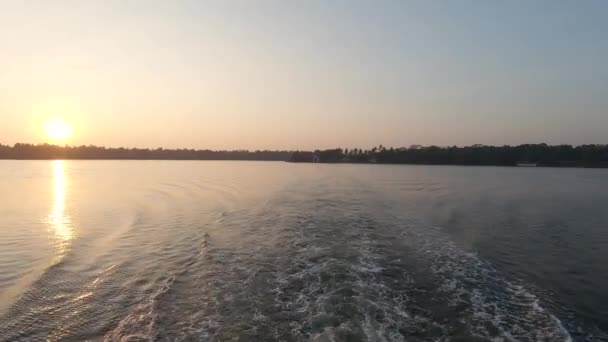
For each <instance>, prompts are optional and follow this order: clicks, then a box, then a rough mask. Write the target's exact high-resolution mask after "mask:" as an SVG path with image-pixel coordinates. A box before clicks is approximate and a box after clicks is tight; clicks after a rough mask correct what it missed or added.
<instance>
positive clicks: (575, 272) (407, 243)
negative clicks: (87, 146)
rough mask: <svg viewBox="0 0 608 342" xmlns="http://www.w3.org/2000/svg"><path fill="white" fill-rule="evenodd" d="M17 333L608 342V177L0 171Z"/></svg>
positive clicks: (389, 170)
mask: <svg viewBox="0 0 608 342" xmlns="http://www.w3.org/2000/svg"><path fill="white" fill-rule="evenodd" d="M0 194H1V197H0V310H1V311H0V340H2V341H35V340H52V341H54V340H72V341H80V340H107V341H119V340H123V341H140V340H158V341H165V340H171V341H174V340H176V341H192V340H197V341H198V340H201V341H486V340H488V341H570V340H575V341H607V340H608V337H607V335H606V334H605V333H604V332H605V331H608V207H607V205H608V170H584V169H548V168H547V169H545V168H532V169H524V168H495V167H487V168H486V167H444V166H385V165H312V164H309V165H302V164H288V163H273V162H196V161H189V162H176V161H149V162H148V161H91V162H87V161H66V162H61V161H58V162H47V161H2V162H0Z"/></svg>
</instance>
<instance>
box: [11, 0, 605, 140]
mask: <svg viewBox="0 0 608 342" xmlns="http://www.w3.org/2000/svg"><path fill="white" fill-rule="evenodd" d="M607 4H608V3H607V2H604V1H585V2H574V1H573V2H559V1H534V2H531V1H507V2H502V3H498V2H488V1H481V0H480V1H463V2H458V4H457V3H456V2H439V1H432V2H431V1H398V2H393V1H387V2H382V1H379V2H370V1H362V2H359V1H330V2H327V1H147V0H146V1H144V0H141V1H135V0H130V1H117V0H104V1H77V0H74V1H67V0H56V1H21V0H19V1H17V0H15V1H13V0H6V1H3V2H2V11H0V23H1V27H2V29H1V30H0V48H1V51H2V52H1V53H0V119H1V124H0V143H5V144H6V143H9V144H12V143H15V142H34V143H37V142H45V141H49V138H48V137H47V136H46V135H45V134H44V133H43V131H42V128H41V127H42V126H43V123H44V121H45V120H47V119H48V118H49V117H63V118H65V120H67V121H69V122H70V123H71V124H72V125H73V126H74V133H75V135H74V136H73V137H72V138H71V139H70V140H68V141H67V142H68V143H69V144H96V145H108V146H137V147H158V146H163V147H192V148H214V149H217V148H227V149H233V148H248V149H258V148H269V149H281V148H284V149H310V148H327V147H336V146H343V147H353V146H359V147H369V146H373V145H378V144H383V145H387V146H407V145H410V144H438V145H447V144H458V145H462V144H473V143H484V144H517V143H525V142H547V143H573V144H580V143H606V142H607V141H606V134H605V133H606V127H608V111H607V108H608V96H607V95H608V94H607V89H608V64H607V63H606V56H608V40H607V39H606V35H607V34H608V22H607V21H606V20H605V14H606V13H608V5H607Z"/></svg>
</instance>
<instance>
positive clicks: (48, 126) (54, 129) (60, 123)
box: [44, 119, 74, 141]
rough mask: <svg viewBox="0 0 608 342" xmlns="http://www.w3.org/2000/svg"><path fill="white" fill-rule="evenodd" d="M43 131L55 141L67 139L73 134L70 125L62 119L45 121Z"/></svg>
mask: <svg viewBox="0 0 608 342" xmlns="http://www.w3.org/2000/svg"><path fill="white" fill-rule="evenodd" d="M44 131H45V132H46V135H47V136H48V137H49V138H51V139H53V140H57V141H62V140H66V139H69V138H70V137H71V136H72V134H74V130H73V129H72V126H71V125H70V124H69V123H68V122H67V121H65V120H63V119H52V120H49V121H47V122H46V123H45V124H44Z"/></svg>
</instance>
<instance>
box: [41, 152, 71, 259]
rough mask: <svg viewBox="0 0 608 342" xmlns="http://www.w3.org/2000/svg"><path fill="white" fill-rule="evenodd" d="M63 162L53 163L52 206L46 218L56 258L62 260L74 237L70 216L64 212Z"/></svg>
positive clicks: (64, 179) (65, 183) (65, 190)
mask: <svg viewBox="0 0 608 342" xmlns="http://www.w3.org/2000/svg"><path fill="white" fill-rule="evenodd" d="M64 164H65V163H64V161H63V160H54V161H53V164H52V165H53V206H52V208H51V212H50V213H49V216H48V220H47V222H48V224H49V231H50V232H51V233H52V234H53V235H54V238H55V240H56V246H57V249H58V250H57V257H58V258H62V257H63V256H64V255H65V254H66V253H67V251H68V248H69V247H70V242H71V240H72V238H73V235H74V230H73V228H72V223H71V219H70V216H69V215H68V214H67V212H66V193H67V181H66V175H65V165H64Z"/></svg>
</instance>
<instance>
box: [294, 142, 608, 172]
mask: <svg viewBox="0 0 608 342" xmlns="http://www.w3.org/2000/svg"><path fill="white" fill-rule="evenodd" d="M289 161H292V162H321V163H382V164H437V165H497V166H515V165H518V164H519V163H528V164H537V165H538V166H568V167H608V145H580V146H571V145H555V146H550V145H547V144H526V145H519V146H486V145H472V146H465V147H457V146H451V147H438V146H419V145H413V146H410V147H408V148H405V147H402V148H392V147H391V148H386V147H384V146H382V145H380V146H378V147H374V148H372V149H368V150H363V149H360V148H353V149H350V150H349V149H341V148H337V149H332V150H323V151H319V150H317V151H313V152H302V151H297V152H294V153H293V154H292V155H291V158H290V160H289Z"/></svg>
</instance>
